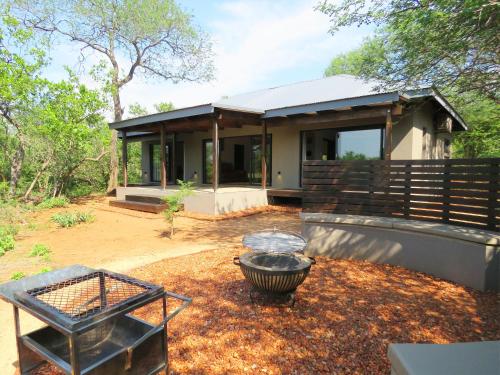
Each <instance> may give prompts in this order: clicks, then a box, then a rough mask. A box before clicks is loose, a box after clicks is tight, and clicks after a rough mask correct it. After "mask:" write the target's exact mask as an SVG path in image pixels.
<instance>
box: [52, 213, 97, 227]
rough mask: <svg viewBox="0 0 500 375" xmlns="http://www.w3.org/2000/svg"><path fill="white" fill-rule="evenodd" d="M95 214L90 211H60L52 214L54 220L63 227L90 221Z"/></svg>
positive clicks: (93, 218)
mask: <svg viewBox="0 0 500 375" xmlns="http://www.w3.org/2000/svg"><path fill="white" fill-rule="evenodd" d="M94 220H95V216H94V215H92V214H91V213H89V212H60V213H57V214H55V215H53V216H52V221H53V222H55V223H57V224H58V225H59V226H60V227H62V228H70V227H73V226H75V225H76V224H80V223H90V222H92V221H94Z"/></svg>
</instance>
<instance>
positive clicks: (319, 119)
mask: <svg viewBox="0 0 500 375" xmlns="http://www.w3.org/2000/svg"><path fill="white" fill-rule="evenodd" d="M388 109H389V110H391V107H385V108H381V107H380V108H371V109H364V110H359V111H342V112H336V113H328V114H324V113H318V115H317V116H304V117H301V118H288V119H274V118H272V119H267V121H268V125H271V126H273V125H292V126H293V125H318V124H328V123H332V124H334V123H346V122H355V121H358V122H361V121H371V120H377V121H378V120H381V119H382V123H383V122H384V120H385V118H386V114H387V110H388Z"/></svg>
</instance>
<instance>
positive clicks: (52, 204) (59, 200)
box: [36, 197, 69, 210]
mask: <svg viewBox="0 0 500 375" xmlns="http://www.w3.org/2000/svg"><path fill="white" fill-rule="evenodd" d="M68 204H69V199H68V198H66V197H55V198H48V199H45V200H43V201H42V202H40V203H39V204H37V206H36V208H37V209H40V210H44V209H48V208H57V207H66V206H67V205H68Z"/></svg>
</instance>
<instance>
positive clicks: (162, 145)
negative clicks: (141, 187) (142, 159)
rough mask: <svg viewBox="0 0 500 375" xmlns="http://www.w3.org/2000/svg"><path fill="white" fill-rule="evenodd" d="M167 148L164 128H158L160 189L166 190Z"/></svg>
mask: <svg viewBox="0 0 500 375" xmlns="http://www.w3.org/2000/svg"><path fill="white" fill-rule="evenodd" d="M166 146H167V134H166V130H165V127H163V126H162V127H161V128H160V159H161V166H160V185H161V188H162V189H166V188H167V156H166V148H167V147H166Z"/></svg>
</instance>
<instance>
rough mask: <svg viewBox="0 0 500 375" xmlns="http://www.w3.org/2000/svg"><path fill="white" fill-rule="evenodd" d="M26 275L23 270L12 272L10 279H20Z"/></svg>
mask: <svg viewBox="0 0 500 375" xmlns="http://www.w3.org/2000/svg"><path fill="white" fill-rule="evenodd" d="M24 277H26V274H25V273H24V272H14V273H13V274H12V275H11V276H10V279H11V280H21V279H22V278H24Z"/></svg>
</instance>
